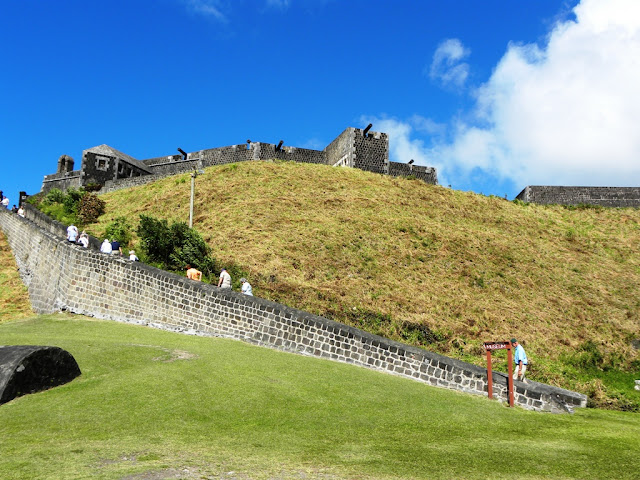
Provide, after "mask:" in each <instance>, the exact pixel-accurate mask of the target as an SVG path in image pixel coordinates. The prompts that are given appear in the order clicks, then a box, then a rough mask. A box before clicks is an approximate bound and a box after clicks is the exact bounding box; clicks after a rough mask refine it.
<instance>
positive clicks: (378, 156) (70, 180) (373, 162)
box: [41, 124, 640, 207]
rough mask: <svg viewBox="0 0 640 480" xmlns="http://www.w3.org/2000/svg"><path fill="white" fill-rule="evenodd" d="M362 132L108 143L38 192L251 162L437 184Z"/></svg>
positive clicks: (622, 194) (558, 192)
mask: <svg viewBox="0 0 640 480" xmlns="http://www.w3.org/2000/svg"><path fill="white" fill-rule="evenodd" d="M371 127H372V125H371V124H369V125H368V126H367V127H366V128H364V129H359V128H353V127H349V128H347V129H345V130H344V131H343V132H342V133H341V134H340V135H339V136H338V137H337V138H336V139H335V140H333V142H331V143H330V144H329V145H328V146H327V147H326V148H325V149H324V150H312V149H307V148H298V147H290V146H284V145H283V142H282V141H280V142H279V143H278V144H277V145H275V144H271V143H263V142H252V141H251V140H247V142H246V143H245V144H239V145H231V146H228V147H219V148H210V149H206V150H197V151H194V152H188V153H187V152H185V151H183V150H181V149H178V150H180V153H181V154H180V155H167V156H164V157H156V158H149V159H145V160H137V159H135V158H133V157H131V156H130V155H127V154H126V153H123V152H121V151H119V150H117V149H115V148H113V147H110V146H108V145H99V146H97V147H93V148H89V149H87V150H84V151H83V152H82V162H81V166H80V169H78V170H74V163H75V162H74V160H73V158H71V157H70V156H68V155H62V156H61V157H60V158H59V159H58V169H57V171H56V173H54V174H51V175H46V176H45V177H44V180H43V182H42V188H41V191H42V192H48V191H49V190H51V189H52V188H59V189H60V190H66V189H67V188H70V187H74V188H78V187H87V186H96V188H97V187H98V186H99V188H100V191H101V192H102V193H106V192H110V191H113V190H118V189H121V188H128V187H132V186H136V185H143V184H146V183H150V182H152V181H154V180H156V179H158V178H161V177H166V176H169V175H176V174H180V173H187V172H192V171H194V170H199V169H201V168H204V167H209V166H212V165H223V164H228V163H235V162H246V161H251V160H262V161H266V160H274V159H277V160H288V161H294V162H303V163H317V164H322V165H331V166H334V167H337V166H341V167H351V168H359V169H361V170H366V171H369V172H374V173H380V174H385V175H391V176H394V177H412V178H417V179H420V180H422V181H424V182H425V183H428V184H431V185H437V184H438V176H437V172H436V169H435V168H433V167H425V166H420V165H413V160H409V161H408V162H407V163H401V162H392V161H390V160H389V137H388V135H387V134H386V133H381V132H372V131H370V130H371ZM516 199H517V200H521V201H523V202H527V203H529V202H530V203H537V204H543V205H546V204H559V205H580V204H587V205H600V206H603V207H640V187H572V186H527V187H525V188H524V189H523V190H522V191H521V192H520V193H519V194H518V196H517V197H516Z"/></svg>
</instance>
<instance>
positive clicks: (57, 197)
mask: <svg viewBox="0 0 640 480" xmlns="http://www.w3.org/2000/svg"><path fill="white" fill-rule="evenodd" d="M64 197H65V195H64V193H63V192H62V190H60V189H59V188H52V189H51V190H49V191H48V192H47V195H46V196H45V198H44V201H45V202H47V203H63V202H64Z"/></svg>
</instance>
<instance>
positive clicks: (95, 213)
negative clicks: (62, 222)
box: [77, 192, 105, 223]
mask: <svg viewBox="0 0 640 480" xmlns="http://www.w3.org/2000/svg"><path fill="white" fill-rule="evenodd" d="M77 209H78V219H79V220H80V223H91V222H95V221H96V220H97V219H98V217H99V216H100V215H102V214H103V213H104V209H105V203H104V200H102V199H100V198H98V196H97V195H96V194H95V193H88V192H85V193H84V194H83V195H82V197H80V201H79V203H78V207H77Z"/></svg>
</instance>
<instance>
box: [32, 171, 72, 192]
mask: <svg viewBox="0 0 640 480" xmlns="http://www.w3.org/2000/svg"><path fill="white" fill-rule="evenodd" d="M80 185H81V176H80V170H73V171H72V172H62V173H54V174H51V175H45V177H44V180H43V181H42V187H41V189H40V191H42V192H45V193H46V192H48V191H49V190H51V189H54V188H58V189H60V190H63V191H64V190H66V189H67V188H72V187H73V188H79V187H80Z"/></svg>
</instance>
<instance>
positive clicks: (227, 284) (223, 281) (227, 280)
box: [218, 268, 231, 289]
mask: <svg viewBox="0 0 640 480" xmlns="http://www.w3.org/2000/svg"><path fill="white" fill-rule="evenodd" d="M218 287H220V288H228V289H231V275H229V273H228V272H227V269H226V268H223V269H222V271H221V272H220V280H218Z"/></svg>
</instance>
